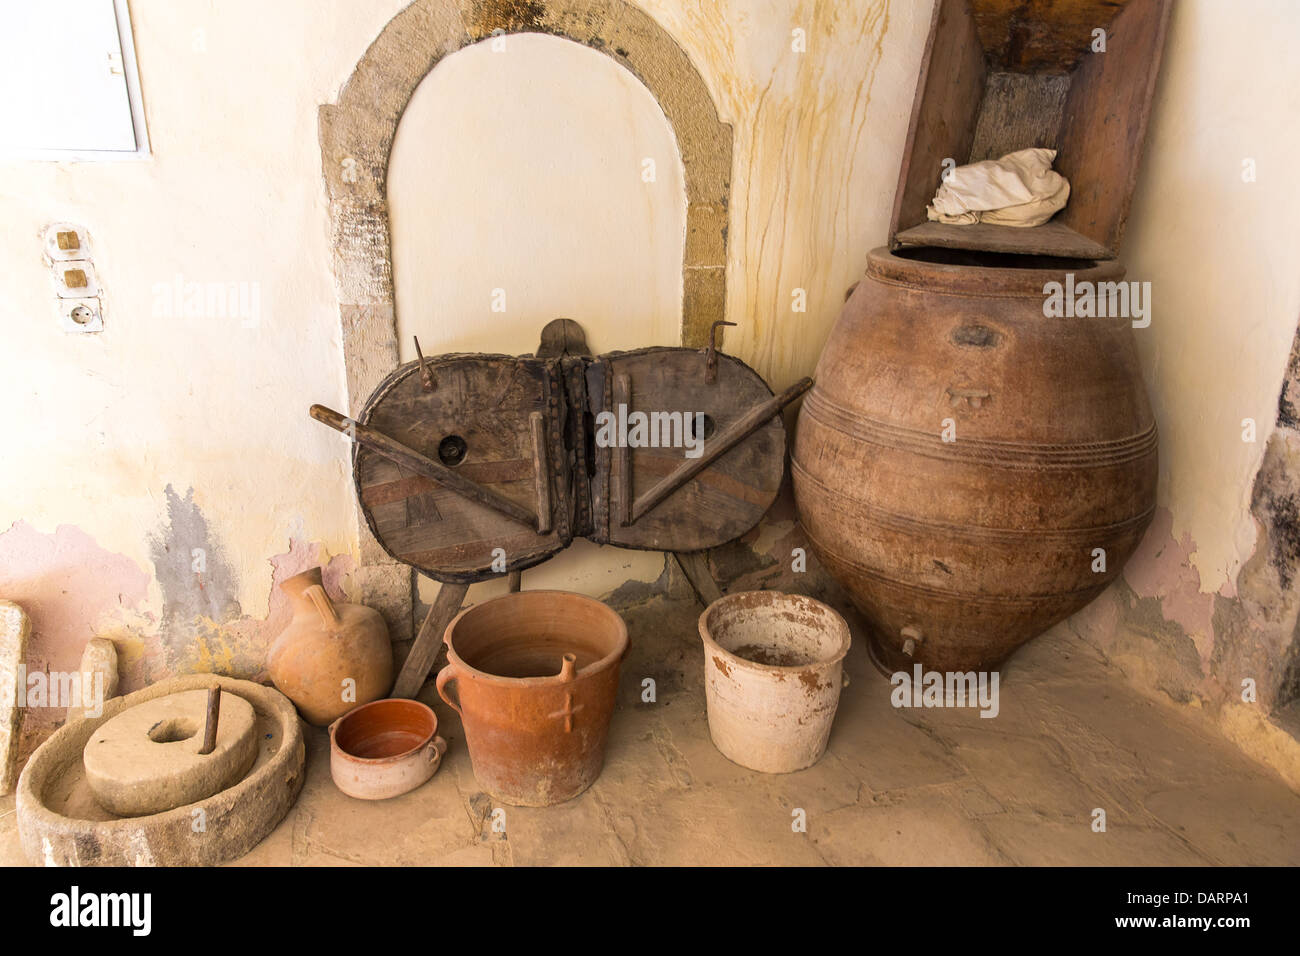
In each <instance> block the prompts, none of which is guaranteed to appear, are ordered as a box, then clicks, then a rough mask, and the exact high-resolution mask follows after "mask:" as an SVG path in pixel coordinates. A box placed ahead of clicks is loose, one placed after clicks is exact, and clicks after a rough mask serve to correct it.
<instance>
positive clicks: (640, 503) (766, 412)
mask: <svg viewBox="0 0 1300 956" xmlns="http://www.w3.org/2000/svg"><path fill="white" fill-rule="evenodd" d="M812 384H813V380H812V379H810V378H802V379H800V380H799V381H797V382H795V383H794V384H793V385H791V386H790V387H789V388H787V389H786V390H785V391H784V392H782V393H781V394H780V395H773V396H772V397H771V398H769V399H768V400H767V401H765V402H763V404H761V405H755V406H754V407H753V408H751V409H750V410H749V411H747V412H746V413H745V414H744V415H742V416H741V417H740V418H738V419H736V421H735V422H734V423H733V424H732V425H731V427H730V428H728V429H727V430H726V431H724V432H723V433H722V434H721V435H718V436H716V437H715V438H713V439H712V440H711V441H709V442H706V443H705V446H704V454H702V455H701V456H700V457H699V458H692V459H688V460H687V461H686V462H685V463H684V464H681V465H678V466H677V467H676V468H675V469H673V470H672V471H671V472H669V473H668V474H666V475H664V477H662V478H660V479H659V481H658V482H656V483H655V485H654V486H653V487H651V488H650V489H648V490H647V491H646V493H645V494H643V495H642V496H641V497H639V498H637V500H636V503H635V504H633V505H632V520H633V521H637V520H638V519H640V518H641V517H642V516H643V515H644V514H645V513H646V512H647V511H649V510H650V509H651V508H653V507H654V506H655V505H657V504H659V503H660V502H661V501H663V500H664V499H665V498H667V497H668V496H669V495H671V494H672V493H673V492H674V491H676V490H677V489H678V488H680V487H681V486H682V485H684V484H686V482H688V481H690V480H691V479H692V478H694V477H695V476H696V475H698V474H699V473H700V472H702V471H703V470H704V469H705V468H708V467H709V466H710V465H712V464H713V463H714V462H715V461H717V460H718V459H719V458H721V457H722V456H723V455H725V454H726V453H727V452H729V451H731V449H733V448H735V447H736V446H737V445H739V444H740V443H741V442H742V441H744V440H745V439H746V438H748V437H749V436H750V435H752V434H753V433H754V432H756V431H758V430H759V428H761V427H762V426H763V424H764V423H765V422H766V421H767V420H768V419H769V418H771V417H772V416H773V415H775V414H776V413H777V412H779V411H780V410H781V409H783V408H785V407H786V406H787V405H789V404H790V403H791V402H793V401H794V400H795V399H796V398H798V397H799V396H800V395H802V394H803V393H804V392H806V391H808V389H810V388H812Z"/></svg>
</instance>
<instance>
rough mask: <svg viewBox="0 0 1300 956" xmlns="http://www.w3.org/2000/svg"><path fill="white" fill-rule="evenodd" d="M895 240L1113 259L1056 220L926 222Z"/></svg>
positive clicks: (950, 246)
mask: <svg viewBox="0 0 1300 956" xmlns="http://www.w3.org/2000/svg"><path fill="white" fill-rule="evenodd" d="M894 239H895V242H896V243H897V244H898V245H899V246H939V247H941V248H945V249H971V250H977V251H981V252H1007V253H1012V254H1014V255H1022V256H1060V257H1063V258H1073V259H1113V258H1115V256H1114V254H1113V253H1112V252H1111V250H1110V249H1108V248H1107V247H1106V246H1103V245H1101V244H1100V243H1097V242H1094V241H1093V240H1092V239H1089V238H1088V237H1087V236H1081V235H1080V234H1079V233H1077V232H1075V231H1074V230H1073V229H1071V228H1070V227H1069V226H1066V225H1065V224H1064V223H1063V222H1061V220H1060V219H1059V218H1057V219H1052V220H1050V221H1049V222H1045V223H1043V224H1042V225H1041V226H1001V225H996V224H994V223H988V222H976V223H971V224H970V225H969V226H959V225H954V224H953V223H947V222H927V223H924V224H922V225H920V226H914V227H912V228H911V229H906V230H904V231H903V232H900V233H899V234H898V235H897V236H895V237H894Z"/></svg>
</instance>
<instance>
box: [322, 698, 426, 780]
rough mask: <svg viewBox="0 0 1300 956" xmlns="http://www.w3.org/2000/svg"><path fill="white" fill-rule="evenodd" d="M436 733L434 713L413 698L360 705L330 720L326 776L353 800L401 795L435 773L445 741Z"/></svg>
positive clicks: (377, 701)
mask: <svg viewBox="0 0 1300 956" xmlns="http://www.w3.org/2000/svg"><path fill="white" fill-rule="evenodd" d="M437 731H438V718H437V716H436V715H435V714H434V712H433V711H432V710H431V709H430V708H429V707H428V706H426V705H425V704H422V703H420V702H419V701H418V700H405V699H402V698H393V699H389V700H376V701H372V702H371V703H369V704H362V705H361V706H360V707H357V708H355V709H354V710H350V711H348V712H347V713H346V714H344V715H343V716H342V717H340V718H339V719H338V720H336V721H334V723H332V724H330V775H331V776H332V777H333V778H334V783H335V785H336V786H337V787H338V788H339V789H340V790H342V791H343V792H344V793H346V794H347V795H348V796H349V797H356V798H357V799H359V800H387V799H388V798H389V797H396V796H399V795H401V794H403V793H407V792H409V791H411V790H414V789H415V788H416V787H418V786H420V785H421V784H423V783H424V782H425V781H427V780H428V779H429V778H430V777H432V776H433V775H434V774H435V773H437V771H438V766H439V764H440V763H441V762H442V755H443V754H444V753H446V752H447V741H445V740H443V739H442V738H441V737H439V736H437Z"/></svg>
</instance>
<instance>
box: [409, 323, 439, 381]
mask: <svg viewBox="0 0 1300 956" xmlns="http://www.w3.org/2000/svg"><path fill="white" fill-rule="evenodd" d="M411 338H413V339H415V354H416V355H418V356H419V357H420V387H421V388H423V389H424V390H425V391H426V392H432V391H433V388H434V385H433V369H431V368H429V365H428V363H427V362H426V361H425V358H424V353H423V352H421V351H420V337H419V336H418V335H413V336H411Z"/></svg>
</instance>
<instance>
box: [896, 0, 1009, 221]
mask: <svg viewBox="0 0 1300 956" xmlns="http://www.w3.org/2000/svg"><path fill="white" fill-rule="evenodd" d="M984 75H985V69H984V48H983V47H982V46H981V44H980V40H979V35H978V33H977V32H976V30H975V20H974V18H973V17H972V15H971V9H970V2H969V0H937V2H936V3H935V7H934V20H933V21H932V22H931V25H930V36H929V38H928V39H927V40H926V44H925V52H924V53H923V54H922V57H921V75H920V78H919V79H918V81H917V84H916V97H915V99H914V100H913V103H912V119H911V122H910V124H909V125H908V128H907V139H906V141H905V144H904V146H903V164H902V167H901V168H900V169H899V173H898V188H897V190H896V191H895V193H894V211H893V214H892V216H891V217H890V223H889V235H890V238H891V240H892V239H893V237H894V236H895V235H896V234H897V233H898V232H899V231H900V230H903V229H908V228H910V227H912V226H915V225H918V224H920V223H923V222H925V221H926V218H925V207H926V206H928V205H929V204H930V200H931V199H933V198H934V192H935V190H936V189H938V188H939V183H940V177H941V176H942V175H943V170H944V162H943V161H944V160H945V159H951V160H952V161H953V162H954V163H956V164H957V165H959V166H960V165H961V164H963V163H965V162H966V161H967V160H968V159H969V157H970V151H971V144H972V142H973V141H974V139H975V120H976V115H977V113H978V111H979V104H980V100H981V98H982V97H983V94H984Z"/></svg>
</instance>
